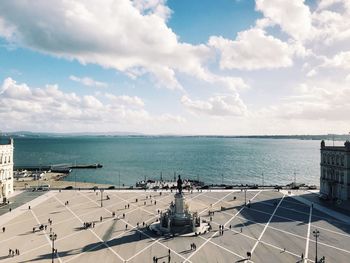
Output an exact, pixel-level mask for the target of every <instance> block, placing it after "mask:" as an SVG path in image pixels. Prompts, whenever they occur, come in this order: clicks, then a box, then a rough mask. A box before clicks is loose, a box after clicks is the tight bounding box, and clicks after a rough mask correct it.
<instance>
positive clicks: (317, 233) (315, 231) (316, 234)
mask: <svg viewBox="0 0 350 263" xmlns="http://www.w3.org/2000/svg"><path fill="white" fill-rule="evenodd" d="M312 233H313V235H314V237H315V239H316V257H315V263H317V238H318V237H319V236H320V231H318V230H317V229H315V230H314V231H312Z"/></svg>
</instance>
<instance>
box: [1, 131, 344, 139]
mask: <svg viewBox="0 0 350 263" xmlns="http://www.w3.org/2000/svg"><path fill="white" fill-rule="evenodd" d="M2 136H3V137H13V138H75V137H80V138H81V137H87V138H92V137H94V138H113V137H114V138H119V137H120V138H128V137H129V138H157V137H159V138H238V139H239V138H241V139H297V140H319V141H321V140H334V141H346V140H350V134H334V135H333V134H327V135H322V134H321V135H176V134H174V135H172V134H169V135H167V134H159V135H156V134H155V135H151V134H149V135H148V134H138V133H125V134H124V133H34V132H8V133H6V132H5V133H3V134H2ZM0 139H1V137H0Z"/></svg>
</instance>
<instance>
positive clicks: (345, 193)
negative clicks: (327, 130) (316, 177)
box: [320, 141, 350, 200]
mask: <svg viewBox="0 0 350 263" xmlns="http://www.w3.org/2000/svg"><path fill="white" fill-rule="evenodd" d="M320 194H322V195H324V196H325V197H327V198H328V199H330V200H350V142H349V141H346V142H345V143H344V146H326V144H325V142H324V141H322V142H321V177H320Z"/></svg>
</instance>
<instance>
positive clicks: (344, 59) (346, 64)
mask: <svg viewBox="0 0 350 263" xmlns="http://www.w3.org/2000/svg"><path fill="white" fill-rule="evenodd" d="M321 67H326V68H340V69H346V70H348V69H350V51H345V52H343V51H341V52H339V53H338V54H336V55H335V56H334V57H333V58H331V59H327V61H326V62H325V63H324V64H323V65H321Z"/></svg>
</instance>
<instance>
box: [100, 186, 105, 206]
mask: <svg viewBox="0 0 350 263" xmlns="http://www.w3.org/2000/svg"><path fill="white" fill-rule="evenodd" d="M100 191H101V207H103V203H102V201H103V191H104V190H103V189H101V190H100Z"/></svg>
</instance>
